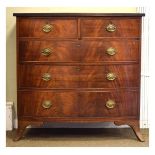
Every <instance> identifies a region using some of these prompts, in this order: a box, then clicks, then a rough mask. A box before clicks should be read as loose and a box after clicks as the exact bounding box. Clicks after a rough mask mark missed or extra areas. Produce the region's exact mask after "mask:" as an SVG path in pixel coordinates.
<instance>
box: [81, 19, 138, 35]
mask: <svg viewBox="0 0 155 155" xmlns="http://www.w3.org/2000/svg"><path fill="white" fill-rule="evenodd" d="M140 32H141V30H140V18H124V17H119V18H118V17H113V18H87V19H86V18H83V19H81V37H84V38H85V37H140Z"/></svg>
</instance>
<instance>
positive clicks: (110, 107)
mask: <svg viewBox="0 0 155 155" xmlns="http://www.w3.org/2000/svg"><path fill="white" fill-rule="evenodd" d="M115 105H116V102H115V101H114V100H111V99H110V100H108V101H107V102H106V107H107V108H108V109H113V108H114V107H115Z"/></svg>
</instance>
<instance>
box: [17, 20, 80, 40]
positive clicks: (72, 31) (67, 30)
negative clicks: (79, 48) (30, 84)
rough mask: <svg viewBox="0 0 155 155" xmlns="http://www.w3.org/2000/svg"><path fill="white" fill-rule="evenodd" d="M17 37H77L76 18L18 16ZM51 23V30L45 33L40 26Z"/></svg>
mask: <svg viewBox="0 0 155 155" xmlns="http://www.w3.org/2000/svg"><path fill="white" fill-rule="evenodd" d="M18 24H19V25H18V29H19V33H18V37H38V38H39V37H43V38H77V20H76V19H75V18H71V19H70V18H69V19H68V18H63V19H55V18H40V19H38V18H19V23H18ZM46 24H51V25H53V27H54V29H53V31H51V32H49V33H45V32H43V31H42V28H43V26H44V25H46Z"/></svg>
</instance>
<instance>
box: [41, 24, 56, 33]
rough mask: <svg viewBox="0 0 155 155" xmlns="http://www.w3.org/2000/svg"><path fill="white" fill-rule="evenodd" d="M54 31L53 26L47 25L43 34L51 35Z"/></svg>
mask: <svg viewBox="0 0 155 155" xmlns="http://www.w3.org/2000/svg"><path fill="white" fill-rule="evenodd" d="M53 29H54V27H53V25H51V24H46V25H44V26H43V28H42V30H43V32H45V33H49V32H51V31H53Z"/></svg>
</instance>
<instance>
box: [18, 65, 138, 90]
mask: <svg viewBox="0 0 155 155" xmlns="http://www.w3.org/2000/svg"><path fill="white" fill-rule="evenodd" d="M111 72H112V73H114V74H116V79H115V80H113V81H109V80H107V78H106V75H107V74H108V73H111ZM137 72H138V65H105V66H50V65H20V69H19V75H20V76H19V87H20V88H22V87H29V88H33V87H39V88H119V87H138V86H139V75H138V74H136V73H137ZM45 73H48V74H50V75H51V80H49V81H44V80H42V76H43V75H44V74H45ZM133 75H134V76H133Z"/></svg>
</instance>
